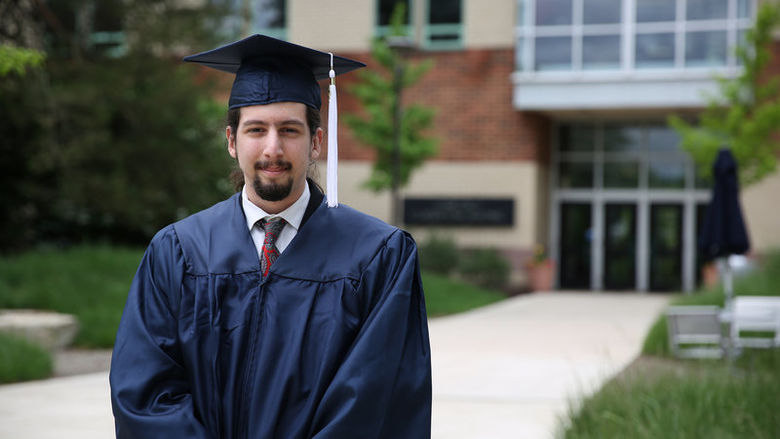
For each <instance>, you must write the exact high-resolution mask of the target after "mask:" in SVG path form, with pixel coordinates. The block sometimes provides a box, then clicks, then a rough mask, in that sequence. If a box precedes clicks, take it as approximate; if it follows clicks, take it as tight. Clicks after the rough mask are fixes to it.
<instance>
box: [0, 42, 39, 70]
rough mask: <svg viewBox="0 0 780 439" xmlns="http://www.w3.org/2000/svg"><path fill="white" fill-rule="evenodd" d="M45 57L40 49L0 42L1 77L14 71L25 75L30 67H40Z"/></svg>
mask: <svg viewBox="0 0 780 439" xmlns="http://www.w3.org/2000/svg"><path fill="white" fill-rule="evenodd" d="M44 58H45V55H44V53H43V52H40V51H38V50H34V49H24V48H19V47H13V46H10V45H7V44H0V78H2V77H3V76H7V75H9V74H12V73H15V74H17V75H19V76H23V75H24V74H25V72H26V71H27V69H28V68H36V67H39V66H40V65H41V63H43V60H44Z"/></svg>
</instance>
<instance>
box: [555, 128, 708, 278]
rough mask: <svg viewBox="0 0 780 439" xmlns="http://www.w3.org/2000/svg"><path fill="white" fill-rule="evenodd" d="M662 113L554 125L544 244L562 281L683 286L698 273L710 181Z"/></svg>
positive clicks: (697, 275)
mask: <svg viewBox="0 0 780 439" xmlns="http://www.w3.org/2000/svg"><path fill="white" fill-rule="evenodd" d="M679 142H680V139H679V137H678V136H677V134H676V133H675V132H674V130H672V129H671V128H669V127H668V126H667V125H666V123H665V122H664V121H650V120H648V121H619V120H605V121H581V120H580V121H572V122H566V123H559V124H558V125H557V126H556V130H555V138H554V144H555V148H554V149H553V153H552V155H551V163H550V166H551V171H552V172H551V179H552V180H551V182H550V183H551V184H550V186H551V187H552V193H551V201H552V202H551V211H550V219H551V224H552V227H550V244H551V250H552V257H553V258H554V259H555V260H556V261H558V265H557V268H558V273H557V275H558V276H557V286H558V287H560V288H563V289H583V288H585V289H593V290H639V291H648V290H652V291H680V290H685V291H688V290H692V289H694V288H695V287H696V285H697V284H698V283H699V281H700V276H699V271H700V268H701V258H700V257H699V254H698V249H697V245H696V243H697V241H698V240H697V235H698V229H699V224H698V221H700V218H701V215H702V212H703V207H702V206H704V205H705V204H706V203H707V202H708V200H709V196H710V193H709V192H710V190H709V185H708V184H707V182H706V181H705V180H703V179H702V178H701V176H700V175H698V173H697V170H696V168H695V166H694V164H693V161H692V160H691V158H690V156H689V155H688V154H687V153H686V152H685V151H684V150H682V148H680V145H679Z"/></svg>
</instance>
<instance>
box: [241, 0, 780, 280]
mask: <svg viewBox="0 0 780 439" xmlns="http://www.w3.org/2000/svg"><path fill="white" fill-rule="evenodd" d="M239 3H240V4H241V6H242V7H244V11H245V12H247V13H249V15H248V17H251V21H248V23H250V24H248V25H246V26H245V30H248V33H254V32H266V31H265V29H268V30H269V32H272V33H273V34H275V35H278V36H281V37H283V38H285V39H287V40H289V41H292V42H295V43H299V44H303V45H308V46H311V47H315V48H320V49H323V50H331V51H334V52H337V53H339V54H343V55H345V56H350V57H353V58H356V59H360V60H362V61H365V62H366V63H367V64H369V67H370V68H371V67H373V66H374V64H373V63H372V61H371V59H370V54H369V42H370V39H371V38H372V37H374V36H376V35H381V34H382V33H383V32H386V30H387V24H388V21H389V16H390V11H391V10H392V7H393V4H394V3H395V2H394V1H391V0H372V1H365V0H340V1H329V2H311V1H306V0H286V1H285V0H253V1H248V0H241V2H239ZM404 3H405V4H406V5H407V9H408V14H407V19H406V21H407V27H408V29H409V34H410V35H411V36H412V37H413V39H414V40H415V42H416V45H417V47H418V50H417V51H416V52H415V53H413V54H411V55H409V58H410V60H411V61H412V62H413V61H414V60H415V59H417V58H430V59H432V60H433V62H434V66H433V68H432V69H431V71H430V72H429V73H428V74H427V75H426V76H425V77H424V79H423V80H422V81H421V83H419V84H418V85H416V86H415V87H414V88H413V89H411V90H409V91H407V92H405V94H404V101H415V102H420V103H423V104H425V105H429V106H432V107H435V108H436V117H435V128H434V130H433V133H432V134H433V135H434V136H435V137H437V138H438V140H439V154H438V155H437V156H436V157H435V158H434V159H432V160H430V161H428V162H427V163H426V164H425V165H424V166H423V167H422V168H421V169H420V170H418V171H417V172H416V173H414V174H413V176H412V179H411V181H410V183H409V185H408V186H407V187H405V188H404V189H403V197H404V199H405V202H406V206H407V209H409V208H412V209H414V211H413V212H407V215H406V218H407V224H405V227H406V228H408V229H409V230H410V231H411V232H412V233H413V234H414V235H415V236H416V237H417V239H418V240H425V239H426V237H427V236H428V234H430V233H431V232H437V233H444V234H448V235H450V236H452V237H453V238H454V239H455V240H456V241H457V243H458V244H459V245H461V246H464V247H494V248H497V249H500V250H501V251H502V252H503V253H504V254H506V255H507V256H508V257H509V258H510V260H511V261H512V264H513V267H514V268H515V270H514V273H515V278H514V280H515V281H516V282H518V283H522V282H523V281H524V267H525V265H526V262H527V260H528V259H529V258H530V257H531V255H532V253H533V250H534V248H535V247H537V246H538V245H543V246H544V248H545V249H546V250H547V253H548V255H549V256H550V257H551V258H552V259H553V260H554V261H555V266H556V280H555V285H556V286H557V287H559V288H571V289H593V290H603V289H606V290H632V291H633V290H638V291H656V290H681V289H682V290H690V289H693V288H694V287H695V286H696V285H697V283H698V282H699V281H700V275H699V273H700V272H701V265H702V261H701V258H700V257H699V255H698V252H697V249H696V236H697V230H698V228H699V225H700V222H701V218H702V214H703V212H704V209H705V208H706V204H707V202H708V199H709V189H708V187H709V186H708V184H709V183H708V182H706V181H704V180H703V179H702V178H701V177H700V176H699V175H697V173H696V169H695V167H694V165H693V163H692V161H691V160H690V158H689V157H688V155H687V154H686V153H684V151H682V150H681V148H680V146H679V139H678V137H677V135H676V134H675V132H674V131H673V130H672V129H671V128H669V127H668V126H667V124H666V120H667V117H668V116H669V115H670V114H677V115H682V116H684V117H686V116H689V117H695V115H696V114H697V113H698V112H699V111H701V110H702V109H703V108H704V106H705V105H706V94H707V93H715V92H716V91H717V83H716V81H715V79H714V77H715V75H719V76H723V77H730V76H734V75H737V74H738V73H739V71H740V70H739V69H740V66H739V65H738V63H737V60H736V59H735V57H734V55H733V48H734V46H735V45H736V44H738V42H739V41H741V40H742V39H743V38H744V33H745V30H746V29H747V28H749V27H750V26H751V24H752V21H753V19H754V16H755V12H756V7H757V5H756V3H755V0H491V1H478V0H405V1H404ZM268 23H271V24H268ZM266 33H267V32H266ZM778 47H780V46H778ZM775 52H776V53H780V50H776V51H775ZM775 71H776V72H780V69H778V68H776V67H775ZM356 79H357V78H356V75H346V76H345V77H344V79H342V78H341V77H340V78H339V88H340V95H339V98H340V102H339V105H340V111H341V112H345V111H359V105H358V104H357V102H355V100H354V99H352V98H351V97H350V96H349V94H348V92H346V90H348V88H349V84H350V83H351V82H353V81H355V80H356ZM339 134H340V153H339V154H340V182H339V187H340V199H341V200H342V201H343V202H345V203H347V204H350V205H353V206H355V207H357V208H359V209H361V210H364V211H367V212H369V213H371V214H373V215H375V216H377V217H380V218H382V219H385V220H389V219H390V203H391V200H390V196H389V194H384V193H380V194H375V193H372V192H370V191H368V190H367V189H364V188H363V187H362V182H363V181H365V180H366V179H367V178H368V176H369V173H370V169H371V160H372V154H371V152H370V150H369V149H367V148H365V147H362V146H361V145H360V144H359V143H358V142H356V141H355V139H354V138H353V137H352V136H351V133H350V132H349V129H348V128H347V127H346V126H342V127H340V129H339ZM322 168H323V169H324V166H323V167H322ZM778 191H780V177H778V176H772V177H770V178H767V179H765V180H764V181H762V182H761V183H759V184H757V185H755V186H753V187H750V188H747V189H746V190H744V191H743V194H742V201H743V208H744V209H745V215H746V221H747V224H748V228H749V233H750V235H751V238H752V241H753V248H754V251H756V252H758V253H760V252H761V251H764V250H767V249H769V248H772V247H778V246H780V234H777V233H776V232H775V229H776V228H777V226H778V225H780V214H778V213H775V212H773V210H774V209H772V208H771V203H768V202H767V201H768V200H771V199H772V198H773V195H772V194H774V193H777V192H778ZM474 211H477V212H478V213H479V214H480V215H476V217H480V216H481V217H482V219H483V221H479V218H475V215H474ZM421 212H422V213H421Z"/></svg>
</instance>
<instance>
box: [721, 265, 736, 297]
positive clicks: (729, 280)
mask: <svg viewBox="0 0 780 439" xmlns="http://www.w3.org/2000/svg"><path fill="white" fill-rule="evenodd" d="M720 261H721V269H722V272H723V295H724V296H725V302H724V308H726V309H729V310H730V309H731V301H732V300H733V299H734V277H733V276H732V273H731V264H730V263H729V257H728V256H726V257H724V258H721V260H720Z"/></svg>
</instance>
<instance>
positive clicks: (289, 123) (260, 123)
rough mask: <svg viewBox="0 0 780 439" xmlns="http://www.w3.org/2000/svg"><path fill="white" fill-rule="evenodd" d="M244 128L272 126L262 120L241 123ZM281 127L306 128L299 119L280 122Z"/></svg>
mask: <svg viewBox="0 0 780 439" xmlns="http://www.w3.org/2000/svg"><path fill="white" fill-rule="evenodd" d="M241 125H242V126H246V125H270V124H269V123H268V122H267V121H265V120H262V119H249V120H245V121H243V122H241ZM279 125H300V126H304V125H305V123H304V122H303V121H302V120H299V119H287V120H283V121H281V122H279Z"/></svg>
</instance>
